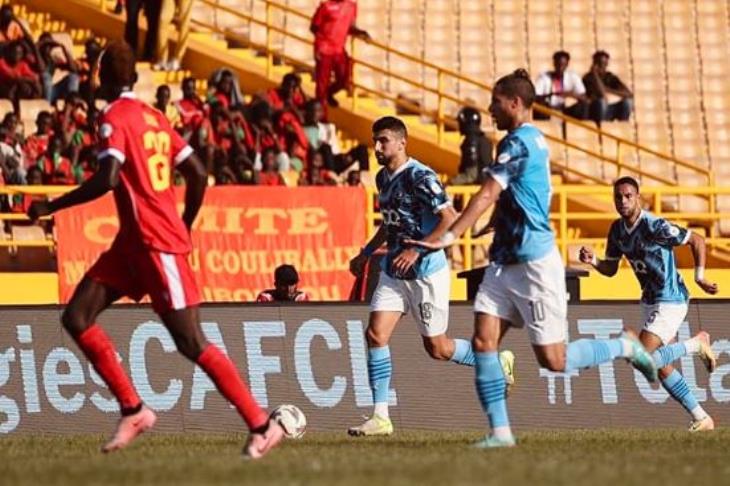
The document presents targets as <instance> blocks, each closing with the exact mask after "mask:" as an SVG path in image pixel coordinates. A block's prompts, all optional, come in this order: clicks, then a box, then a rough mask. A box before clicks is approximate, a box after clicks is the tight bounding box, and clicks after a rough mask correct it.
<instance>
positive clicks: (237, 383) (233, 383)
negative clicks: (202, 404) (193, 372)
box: [197, 344, 269, 429]
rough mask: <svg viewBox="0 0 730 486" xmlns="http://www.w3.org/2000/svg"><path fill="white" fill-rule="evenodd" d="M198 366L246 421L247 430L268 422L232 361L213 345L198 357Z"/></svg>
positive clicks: (266, 416)
mask: <svg viewBox="0 0 730 486" xmlns="http://www.w3.org/2000/svg"><path fill="white" fill-rule="evenodd" d="M197 362H198V365H199V366H200V367H201V368H203V370H204V371H205V372H206V373H208V376H209V377H210V378H211V379H212V380H213V383H215V386H216V388H218V391H219V392H221V394H222V395H223V396H224V397H226V400H228V401H229V402H231V403H232V404H233V406H234V407H236V410H238V413H239V414H240V415H241V417H243V420H245V421H246V425H248V428H249V429H257V428H259V427H262V426H263V425H265V424H266V422H267V421H268V420H269V417H268V415H267V414H266V412H265V411H264V410H263V409H262V408H261V407H260V406H259V404H258V403H256V399H255V398H254V397H253V395H251V392H250V391H249V389H248V386H246V384H245V383H244V382H243V380H242V379H241V377H240V376H239V374H238V370H237V369H236V366H235V365H234V364H233V361H231V360H230V358H228V356H226V355H225V354H223V352H222V351H221V350H220V349H218V347H217V346H215V345H214V344H209V345H208V346H207V347H206V348H205V349H204V350H203V352H202V353H200V356H198V360H197Z"/></svg>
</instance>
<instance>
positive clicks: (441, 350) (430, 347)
mask: <svg viewBox="0 0 730 486" xmlns="http://www.w3.org/2000/svg"><path fill="white" fill-rule="evenodd" d="M423 346H424V348H426V352H427V353H428V355H429V356H430V357H432V358H433V359H437V360H439V361H448V360H449V359H450V358H451V354H453V350H452V352H451V353H449V350H448V349H446V346H444V345H443V343H441V342H433V341H423Z"/></svg>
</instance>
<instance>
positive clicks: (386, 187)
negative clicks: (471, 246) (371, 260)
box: [375, 158, 451, 280]
mask: <svg viewBox="0 0 730 486" xmlns="http://www.w3.org/2000/svg"><path fill="white" fill-rule="evenodd" d="M375 184H376V186H377V188H378V193H379V194H378V201H379V203H380V214H381V215H382V216H383V224H384V225H385V228H386V232H387V236H388V255H387V257H386V258H384V259H383V261H382V263H381V267H382V269H383V271H384V272H385V273H387V274H388V275H389V276H391V277H393V278H399V279H404V280H412V279H416V278H424V277H427V276H429V275H431V274H432V273H434V272H436V271H438V270H441V269H442V268H444V267H445V266H446V265H447V261H446V254H445V253H444V251H443V250H439V251H433V252H428V251H425V250H422V249H419V248H417V249H418V251H419V252H420V253H421V256H420V257H419V258H418V260H417V261H416V264H415V265H414V266H413V267H412V269H411V271H410V272H408V274H407V275H396V274H395V272H394V271H393V259H394V258H395V257H396V256H397V255H398V254H399V253H400V252H401V251H403V250H404V249H405V248H406V246H405V245H404V244H403V240H406V239H413V240H422V239H423V238H424V237H426V236H428V235H429V234H430V233H431V232H432V231H433V230H434V229H435V228H436V226H437V225H438V224H439V221H440V220H441V218H440V216H439V215H438V213H439V212H440V211H441V210H442V209H444V208H445V207H447V206H449V205H450V204H451V201H450V200H449V198H448V196H447V195H446V191H445V190H444V186H443V185H442V184H441V182H440V181H439V179H438V176H437V175H436V173H435V172H434V171H433V170H431V168H429V167H427V166H425V165H423V164H422V163H420V162H418V161H417V160H415V159H413V158H411V159H409V160H408V162H406V163H405V164H403V165H402V166H400V167H399V168H398V170H396V171H395V172H394V173H393V174H390V173H389V172H388V169H385V168H383V169H381V170H380V172H378V175H377V176H376V177H375Z"/></svg>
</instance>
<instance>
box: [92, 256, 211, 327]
mask: <svg viewBox="0 0 730 486" xmlns="http://www.w3.org/2000/svg"><path fill="white" fill-rule="evenodd" d="M187 256H188V255H187V254H172V253H162V252H159V251H155V250H148V251H140V252H135V253H122V252H120V251H118V250H116V249H115V248H113V247H112V248H111V249H109V250H108V251H106V252H104V253H103V254H102V255H101V256H100V257H99V259H98V260H97V261H96V263H94V265H93V266H92V267H91V269H90V270H89V271H88V273H87V274H86V275H87V276H88V277H89V278H91V279H92V280H95V281H97V282H99V283H101V284H103V285H106V286H107V287H111V288H112V289H114V290H116V291H117V292H119V293H121V294H122V295H124V296H127V297H130V298H132V299H134V300H136V301H139V300H140V299H142V298H143V297H144V296H145V295H149V296H150V300H151V301H152V309H154V311H155V312H156V313H157V314H159V315H162V314H165V313H167V312H169V311H171V310H179V309H185V308H186V307H193V306H196V305H198V304H200V294H199V293H198V286H197V285H196V283H195V277H194V276H193V271H192V269H191V268H190V264H189V263H188V260H187Z"/></svg>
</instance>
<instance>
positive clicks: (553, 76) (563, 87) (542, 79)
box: [533, 51, 588, 120]
mask: <svg viewBox="0 0 730 486" xmlns="http://www.w3.org/2000/svg"><path fill="white" fill-rule="evenodd" d="M569 63H570V54H568V53H567V52H565V51H557V52H556V53H554V54H553V70H552V71H545V72H544V73H542V74H541V75H540V76H539V77H538V78H537V81H536V82H535V95H536V101H537V103H540V104H542V105H545V106H547V107H549V108H552V109H554V110H559V111H562V112H563V113H565V114H566V115H568V116H572V117H573V118H578V119H579V120H585V119H587V118H588V98H587V97H586V88H585V86H584V85H583V80H582V79H581V77H580V76H579V75H578V73H576V72H575V71H573V70H570V69H568V64H569ZM569 100H575V103H572V104H571V105H570V106H568V103H569ZM533 117H534V119H536V120H548V119H550V116H549V115H545V114H543V113H540V112H538V111H534V112H533Z"/></svg>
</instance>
